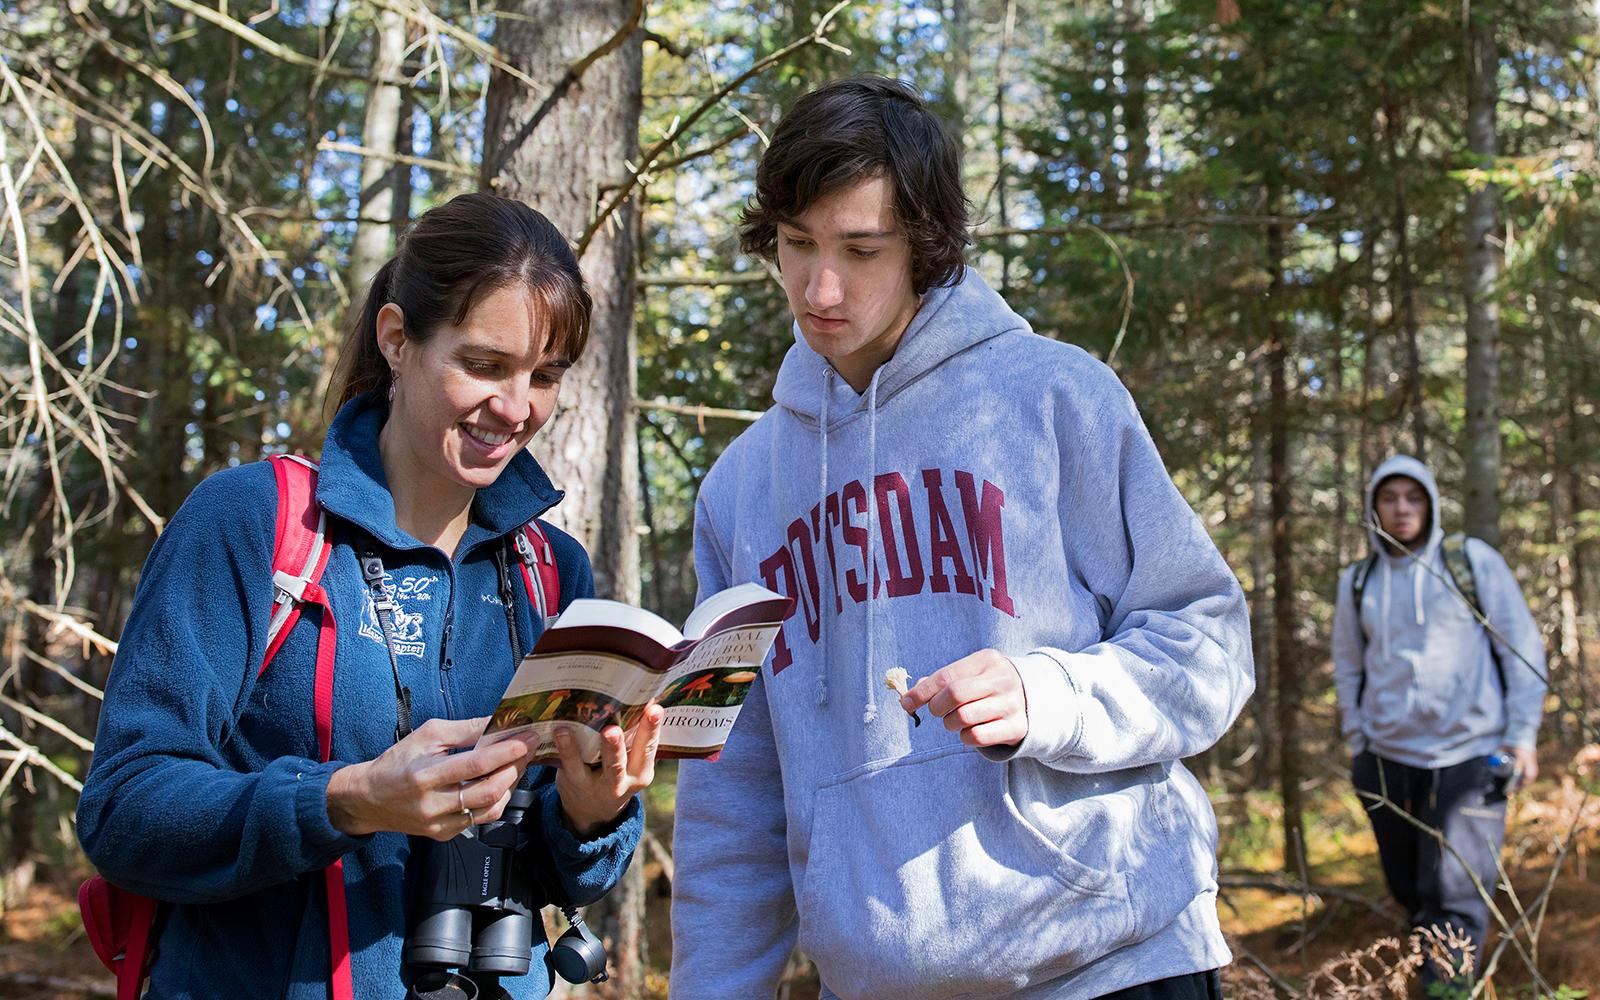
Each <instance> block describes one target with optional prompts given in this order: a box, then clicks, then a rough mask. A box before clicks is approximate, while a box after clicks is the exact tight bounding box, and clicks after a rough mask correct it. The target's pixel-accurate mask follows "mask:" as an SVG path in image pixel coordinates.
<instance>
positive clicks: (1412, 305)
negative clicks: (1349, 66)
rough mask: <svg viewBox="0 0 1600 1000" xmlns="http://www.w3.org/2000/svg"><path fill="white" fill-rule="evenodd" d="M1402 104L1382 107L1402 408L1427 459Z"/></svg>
mask: <svg viewBox="0 0 1600 1000" xmlns="http://www.w3.org/2000/svg"><path fill="white" fill-rule="evenodd" d="M1399 117H1400V108H1399V105H1398V103H1397V102H1396V101H1395V100H1394V99H1393V98H1392V97H1386V98H1385V100H1384V109H1383V120H1384V125H1383V131H1384V138H1385V139H1386V140H1387V143H1388V147H1389V172H1390V179H1391V182H1392V185H1393V192H1392V194H1393V211H1394V244H1395V261H1394V265H1393V267H1392V268H1391V270H1392V275H1391V278H1390V280H1391V281H1392V282H1393V283H1394V286H1395V291H1394V294H1393V298H1394V304H1395V307H1396V313H1397V315H1398V319H1399V321H1400V329H1401V332H1402V334H1403V335H1404V338H1405V340H1404V343H1405V348H1406V350H1405V359H1404V361H1405V366H1406V367H1405V372H1404V379H1403V385H1404V389H1403V400H1402V407H1401V412H1402V413H1405V414H1408V415H1409V416H1410V418H1411V448H1412V452H1413V454H1415V455H1416V457H1417V459H1418V460H1420V461H1423V462H1426V461H1427V460H1428V428H1427V420H1426V412H1425V410H1424V408H1423V402H1422V350H1421V347H1420V345H1419V344H1418V343H1417V303H1416V291H1415V287H1414V286H1415V278H1414V276H1413V275H1412V273H1411V237H1410V232H1411V209H1410V208H1409V206H1408V205H1407V201H1406V186H1405V181H1404V179H1403V178H1402V177H1401V176H1400V121H1399Z"/></svg>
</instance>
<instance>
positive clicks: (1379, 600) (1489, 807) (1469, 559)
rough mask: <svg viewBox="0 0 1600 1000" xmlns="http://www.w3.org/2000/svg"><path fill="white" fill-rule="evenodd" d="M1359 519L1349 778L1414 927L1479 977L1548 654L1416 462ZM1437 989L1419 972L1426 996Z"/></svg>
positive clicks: (1343, 706) (1392, 464)
mask: <svg viewBox="0 0 1600 1000" xmlns="http://www.w3.org/2000/svg"><path fill="white" fill-rule="evenodd" d="M1363 509H1364V511H1365V514H1366V521H1367V524H1368V537H1369V539H1370V541H1371V546H1372V551H1371V553H1370V555H1368V557H1367V558H1366V559H1364V560H1362V561H1360V562H1357V563H1354V564H1352V565H1351V566H1349V567H1347V568H1346V569H1345V571H1344V572H1343V573H1342V574H1341V575H1340V577H1339V592H1338V600H1337V603H1336V605H1335V609H1334V615H1333V670H1334V683H1335V686H1336V688H1337V692H1338V699H1339V714H1340V721H1341V728H1342V731H1343V735H1344V740H1345V743H1346V745H1347V747H1348V749H1349V751H1350V754H1351V780H1352V782H1353V783H1354V785H1355V787H1356V790H1357V792H1358V793H1359V795H1360V796H1361V798H1362V801H1363V805H1365V807H1366V810H1367V816H1368V818H1369V819H1370V820H1371V822H1372V832H1373V834H1374V835H1375V836H1376V838H1377V841H1378V856H1379V859H1380V861H1381V863H1382V865H1383V874H1384V879H1385V880H1386V881H1387V882H1388V884H1389V891H1390V892H1391V893H1393V894H1394V898H1395V900H1396V901H1397V902H1399V904H1400V905H1401V907H1403V908H1404V909H1405V911H1406V914H1407V916H1408V918H1409V919H1410V921H1411V924H1412V926H1413V927H1416V928H1427V927H1432V928H1439V929H1440V930H1443V929H1444V928H1451V929H1453V930H1454V931H1455V932H1456V934H1457V935H1458V936H1460V937H1464V938H1465V939H1466V940H1469V941H1471V943H1472V947H1473V950H1474V952H1475V955H1476V958H1475V961H1476V962H1478V963H1481V961H1482V956H1483V943H1484V934H1485V932H1486V931H1487V929H1488V924H1489V901H1488V900H1487V899H1486V898H1485V897H1484V895H1483V891H1487V892H1490V893H1492V892H1493V891H1494V887H1495V883H1496V882H1497V881H1498V874H1497V869H1496V861H1497V859H1498V858H1499V855H1500V846H1501V842H1502V840H1503V839H1504V837H1505V814H1506V795H1507V793H1508V792H1509V791H1511V790H1512V789H1513V788H1514V786H1515V784H1516V781H1517V780H1519V778H1520V781H1521V782H1523V783H1526V782H1529V781H1532V780H1533V779H1534V778H1535V777H1537V776H1538V773H1539V762H1538V758H1537V757H1535V756H1534V746H1535V741H1536V737H1537V736H1538V732H1539V718H1540V715H1541V713H1542V712H1543V705H1544V694H1545V679H1544V677H1545V674H1544V671H1545V660H1544V647H1543V643H1542V642H1541V640H1540V637H1539V628H1538V626H1537V625H1536V624H1535V623H1534V620H1533V615H1532V614H1531V613H1530V612H1529V611H1528V603H1527V601H1526V600H1524V599H1523V596H1522V590H1521V588H1520V587H1519V586H1518V585H1517V580H1516V577H1515V576H1513V575H1512V574H1511V570H1510V568H1509V567H1507V566H1506V563H1505V560H1504V559H1502V558H1501V557H1500V554H1499V553H1498V552H1496V551H1495V550H1494V548H1493V547H1491V546H1490V545H1489V544H1487V543H1486V542H1483V541H1480V540H1479V539H1476V538H1467V537H1465V536H1461V535H1452V536H1449V537H1446V536H1445V533H1444V529H1443V526H1442V525H1441V523H1440V522H1441V518H1440V513H1439V487H1438V485H1437V484H1436V483H1435V482H1434V479H1433V474H1432V473H1431V472H1429V471H1428V468H1427V467H1426V466H1424V465H1423V464H1422V463H1421V462H1419V461H1417V460H1416V459H1415V458H1412V457H1410V456H1408V455H1396V456H1394V457H1393V458H1390V459H1389V460H1388V461H1386V462H1384V463H1383V464H1382V465H1380V466H1378V468H1377V470H1376V471H1375V472H1373V474H1372V479H1371V481H1370V482H1369V483H1368V484H1367V489H1366V496H1365V506H1364V508H1363ZM1485 621H1487V627H1485V624H1484V622H1485ZM1497 771H1500V772H1502V773H1498V774H1497V773H1496V772H1497ZM1506 772H1509V774H1508V773H1506ZM1431 830H1437V831H1440V832H1441V833H1443V835H1444V838H1445V840H1446V841H1447V842H1448V846H1445V845H1441V844H1440V842H1439V840H1438V838H1437V837H1435V836H1434V835H1433V834H1432V833H1431V832H1430V831H1431ZM1474 879H1476V882H1475V881H1474ZM1480 885H1481V886H1482V890H1483V891H1480V889H1479V886H1480ZM1464 950H1465V949H1456V954H1455V955H1454V956H1453V958H1454V962H1455V964H1456V966H1457V968H1458V969H1459V968H1460V966H1461V965H1462V964H1464V963H1463V961H1462V955H1461V952H1462V951H1464ZM1442 975H1443V974H1442V973H1441V972H1440V970H1439V969H1438V968H1437V967H1436V966H1435V965H1434V964H1433V963H1431V962H1429V963H1427V964H1425V965H1424V966H1423V970H1422V976H1423V981H1424V985H1425V987H1427V988H1431V984H1433V983H1434V982H1437V981H1440V979H1441V977H1442ZM1450 978H1452V979H1457V980H1458V982H1466V981H1468V979H1469V978H1470V977H1450Z"/></svg>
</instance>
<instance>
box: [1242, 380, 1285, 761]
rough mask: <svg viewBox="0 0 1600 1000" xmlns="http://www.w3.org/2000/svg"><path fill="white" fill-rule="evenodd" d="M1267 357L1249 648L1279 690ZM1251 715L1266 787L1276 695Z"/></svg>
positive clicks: (1253, 454) (1256, 457)
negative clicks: (1272, 605) (1271, 583)
mask: <svg viewBox="0 0 1600 1000" xmlns="http://www.w3.org/2000/svg"><path fill="white" fill-rule="evenodd" d="M1266 364H1267V362H1266V359H1265V358H1263V357H1258V358H1257V359H1256V361H1255V379H1254V380H1253V381H1252V383H1251V384H1252V385H1253V386H1255V389H1254V391H1253V392H1252V398H1251V401H1250V413H1251V420H1250V594H1249V601H1250V647H1251V651H1252V653H1253V656H1254V660H1255V665H1256V686H1257V687H1258V688H1259V689H1260V690H1262V691H1273V690H1276V678H1277V663H1276V660H1275V657H1274V651H1273V645H1272V625H1273V621H1272V616H1271V615H1269V614H1268V613H1267V608H1268V603H1267V602H1268V599H1269V598H1270V597H1271V596H1272V595H1271V591H1270V590H1269V589H1268V587H1267V580H1268V577H1269V570H1268V565H1267V560H1268V557H1269V556H1270V555H1271V553H1272V533H1271V531H1270V530H1268V529H1269V527H1270V525H1271V515H1272V508H1271V505H1270V498H1269V493H1270V484H1269V480H1270V470H1269V466H1268V458H1269V455H1268V450H1267V439H1268V430H1267V402H1268V400H1267V398H1266V396H1265V394H1264V393H1263V392H1262V391H1261V387H1262V386H1265V385H1266V384H1267V371H1266ZM1249 704H1250V715H1251V718H1253V719H1254V720H1255V723H1256V739H1257V740H1258V741H1259V744H1258V746H1259V747H1260V751H1259V753H1258V754H1257V756H1256V767H1255V774H1254V778H1253V780H1252V781H1251V787H1255V788H1259V787H1262V786H1263V785H1264V784H1265V783H1266V782H1267V781H1268V780H1269V779H1270V778H1271V776H1272V775H1274V774H1276V773H1277V770H1278V769H1277V756H1278V750H1277V748H1278V740H1277V725H1276V724H1275V723H1274V721H1273V716H1272V705H1271V700H1270V699H1268V698H1251V699H1250V702H1249Z"/></svg>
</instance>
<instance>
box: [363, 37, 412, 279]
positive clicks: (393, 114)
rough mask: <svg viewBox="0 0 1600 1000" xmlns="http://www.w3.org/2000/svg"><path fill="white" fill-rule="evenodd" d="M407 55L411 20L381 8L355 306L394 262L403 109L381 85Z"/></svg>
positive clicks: (367, 122) (366, 125)
mask: <svg viewBox="0 0 1600 1000" xmlns="http://www.w3.org/2000/svg"><path fill="white" fill-rule="evenodd" d="M405 50H406V19H405V17H404V16H403V15H401V14H398V13H396V12H395V11H392V10H389V9H388V8H379V10H378V11H377V24H376V25H375V26H374V29H373V33H372V78H373V80H374V82H373V84H372V86H371V87H370V88H369V89H368V91H367V108H366V116H365V117H364V118H363V120H362V126H361V144H362V145H363V146H365V147H366V148H367V149H368V150H370V151H371V152H372V154H373V155H370V156H366V157H364V158H362V160H361V216H362V218H364V219H371V220H373V221H371V222H358V223H356V236H355V241H354V243H353V244H352V245H351V247H350V273H349V284H350V290H351V294H352V295H353V296H355V301H356V302H360V301H361V300H362V296H363V294H364V293H365V291H366V287H367V283H368V282H370V281H371V280H372V276H373V275H374V274H376V273H377V270H378V268H380V267H382V266H383V262H384V261H386V260H388V259H389V236H390V231H389V226H390V223H391V222H392V220H393V218H394V172H395V167H396V164H395V162H394V153H395V139H396V132H397V131H398V129H399V126H400V109H401V107H403V106H404V103H405V102H404V101H403V100H402V99H401V94H400V88H399V87H396V86H393V85H390V84H386V83H378V82H376V81H378V80H382V79H385V78H391V79H392V78H393V77H396V76H398V75H399V74H400V65H401V62H402V58H403V56H404V55H405Z"/></svg>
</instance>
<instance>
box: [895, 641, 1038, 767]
mask: <svg viewBox="0 0 1600 1000" xmlns="http://www.w3.org/2000/svg"><path fill="white" fill-rule="evenodd" d="M924 705H926V706H928V711H929V712H932V713H933V714H934V715H936V716H938V717H939V718H941V719H943V720H944V727H945V728H946V729H948V730H950V731H951V732H959V733H960V734H961V742H963V743H965V744H967V745H968V746H973V747H998V746H1010V745H1014V744H1017V743H1021V742H1022V738H1023V737H1025V736H1027V735H1028V702H1027V699H1026V698H1025V697H1024V696H1023V693H1022V676H1021V675H1020V674H1018V673H1017V668H1016V666H1015V665H1014V664H1013V663H1012V662H1011V660H1010V659H1008V658H1007V657H1005V656H1004V655H1002V654H1001V653H999V652H998V651H996V650H993V649H980V650H978V651H977V652H976V653H973V654H972V655H971V656H964V657H962V658H961V659H959V660H957V661H956V662H954V663H952V664H949V665H948V666H944V667H940V668H939V669H938V670H935V671H934V672H933V673H931V674H929V675H928V676H926V677H924V678H922V679H921V680H920V681H917V683H916V684H915V685H914V686H913V687H912V688H911V690H910V691H907V692H906V693H905V694H904V695H902V696H901V697H900V706H901V707H902V708H904V709H905V710H906V711H907V712H915V711H916V710H917V709H919V708H921V707H922V706H924Z"/></svg>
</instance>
